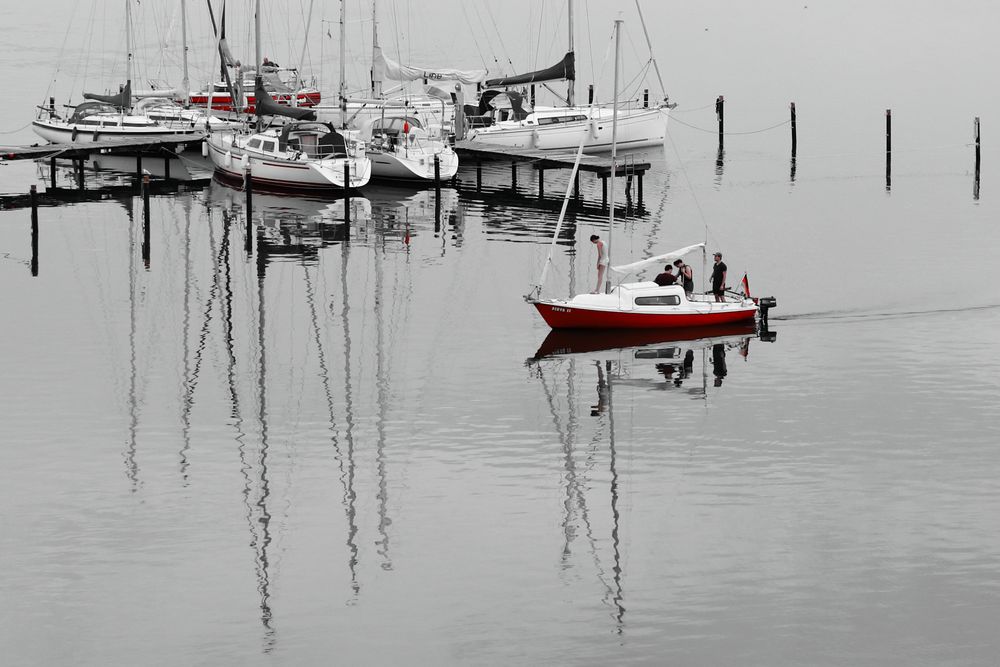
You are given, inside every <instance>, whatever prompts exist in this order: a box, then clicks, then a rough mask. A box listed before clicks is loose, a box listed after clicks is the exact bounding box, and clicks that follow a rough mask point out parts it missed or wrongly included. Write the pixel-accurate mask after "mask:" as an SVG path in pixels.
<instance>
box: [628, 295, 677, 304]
mask: <svg viewBox="0 0 1000 667" xmlns="http://www.w3.org/2000/svg"><path fill="white" fill-rule="evenodd" d="M635 305H637V306H679V305H681V298H680V297H679V296H677V295H676V294H664V295H661V296H637V297H635Z"/></svg>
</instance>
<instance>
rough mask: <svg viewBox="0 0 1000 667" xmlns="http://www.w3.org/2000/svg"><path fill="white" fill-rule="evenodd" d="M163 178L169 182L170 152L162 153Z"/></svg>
mask: <svg viewBox="0 0 1000 667" xmlns="http://www.w3.org/2000/svg"><path fill="white" fill-rule="evenodd" d="M163 177H164V178H165V179H167V180H168V181H169V180H170V151H166V150H164V151H163Z"/></svg>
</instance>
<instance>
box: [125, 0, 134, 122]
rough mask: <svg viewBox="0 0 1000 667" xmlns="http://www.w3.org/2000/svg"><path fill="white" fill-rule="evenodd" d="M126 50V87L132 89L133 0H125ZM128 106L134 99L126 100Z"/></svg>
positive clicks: (130, 105)
mask: <svg viewBox="0 0 1000 667" xmlns="http://www.w3.org/2000/svg"><path fill="white" fill-rule="evenodd" d="M125 50H126V51H128V57H127V58H126V60H125V89H126V90H131V89H132V86H131V85H129V84H131V83H132V0H125ZM123 106H126V107H129V108H131V107H132V100H131V99H128V100H124V105H123Z"/></svg>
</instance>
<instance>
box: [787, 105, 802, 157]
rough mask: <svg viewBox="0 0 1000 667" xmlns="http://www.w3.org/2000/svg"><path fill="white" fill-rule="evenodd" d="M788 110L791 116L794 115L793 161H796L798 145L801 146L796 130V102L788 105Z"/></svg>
mask: <svg viewBox="0 0 1000 667" xmlns="http://www.w3.org/2000/svg"><path fill="white" fill-rule="evenodd" d="M788 108H789V110H790V111H791V114H792V159H793V160H794V159H795V152H796V149H797V148H798V145H799V137H798V132H797V131H796V128H795V102H791V103H790V104H789V105H788Z"/></svg>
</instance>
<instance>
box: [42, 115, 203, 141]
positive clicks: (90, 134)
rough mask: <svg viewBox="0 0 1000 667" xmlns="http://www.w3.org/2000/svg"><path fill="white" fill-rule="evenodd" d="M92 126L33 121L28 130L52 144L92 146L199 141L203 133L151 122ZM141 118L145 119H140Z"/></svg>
mask: <svg viewBox="0 0 1000 667" xmlns="http://www.w3.org/2000/svg"><path fill="white" fill-rule="evenodd" d="M128 118H129V117H128V116H126V117H125V119H126V121H125V122H121V123H117V124H112V123H105V124H101V125H95V124H90V123H86V124H85V123H67V122H64V121H55V120H42V119H38V120H34V121H32V123H31V129H32V130H34V132H35V134H37V135H38V136H40V137H41V138H42V139H45V140H46V141H48V142H49V143H53V144H70V143H76V144H92V143H95V142H98V141H103V140H106V139H184V138H190V139H191V140H192V141H199V140H201V139H202V138H203V137H204V136H205V133H204V131H203V130H202V129H198V128H195V127H191V126H190V125H188V126H186V127H183V128H170V127H163V126H159V125H156V124H150V123H148V122H147V123H138V124H134V125H133V124H130V123H128ZM143 119H144V118H143ZM144 120H145V119H144Z"/></svg>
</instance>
